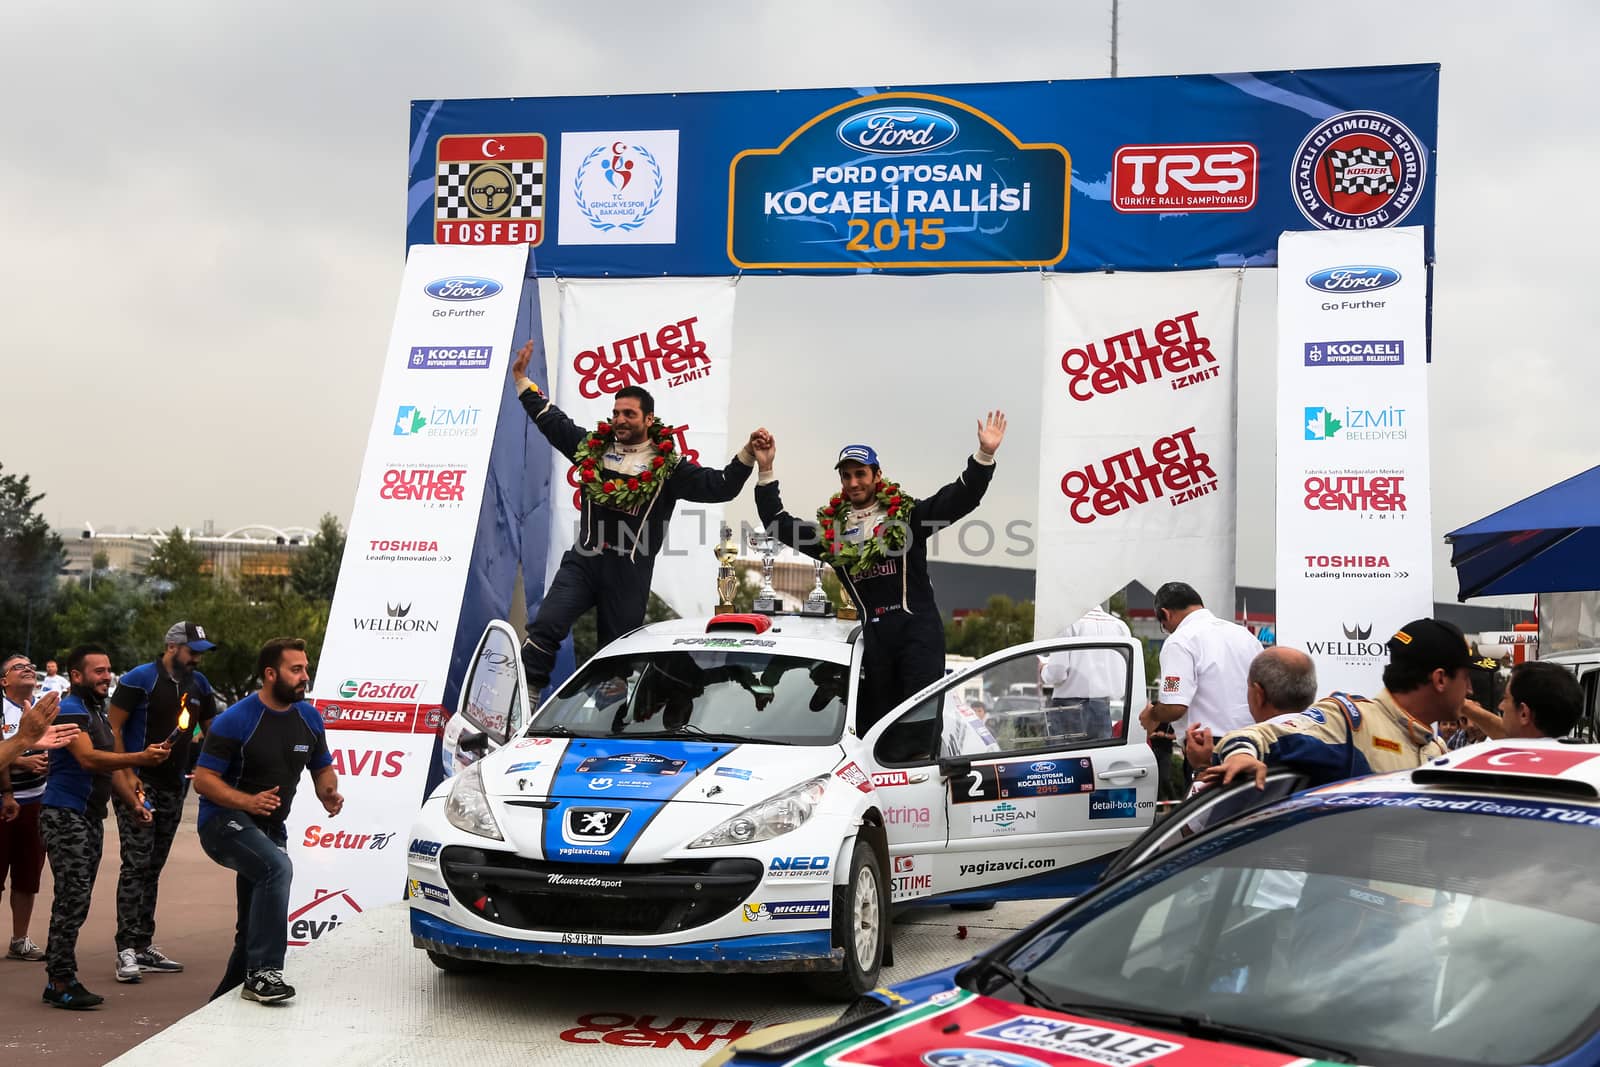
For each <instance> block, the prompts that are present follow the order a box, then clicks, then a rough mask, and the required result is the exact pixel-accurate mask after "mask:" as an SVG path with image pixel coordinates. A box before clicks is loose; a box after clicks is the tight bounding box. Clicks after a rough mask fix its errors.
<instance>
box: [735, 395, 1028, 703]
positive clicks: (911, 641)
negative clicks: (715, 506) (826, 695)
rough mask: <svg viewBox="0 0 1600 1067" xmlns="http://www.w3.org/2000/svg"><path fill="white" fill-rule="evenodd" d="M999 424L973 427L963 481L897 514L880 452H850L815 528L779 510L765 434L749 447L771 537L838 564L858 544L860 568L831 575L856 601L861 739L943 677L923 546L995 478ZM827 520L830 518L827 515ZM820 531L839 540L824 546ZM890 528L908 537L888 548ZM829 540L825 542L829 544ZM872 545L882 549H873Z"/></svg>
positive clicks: (1000, 419) (896, 496) (897, 501)
mask: <svg viewBox="0 0 1600 1067" xmlns="http://www.w3.org/2000/svg"><path fill="white" fill-rule="evenodd" d="M1005 433H1006V416H1005V412H1003V411H991V412H990V413H989V416H988V419H987V421H983V420H980V421H979V423H978V448H977V451H975V452H974V453H973V454H972V455H971V456H969V457H968V458H967V467H966V470H965V471H963V472H962V473H961V475H960V477H958V478H956V480H955V481H953V482H951V483H950V484H949V485H946V486H945V487H944V488H942V489H940V490H939V491H938V492H936V493H934V494H933V495H932V496H930V497H927V498H926V499H923V500H916V501H913V502H911V504H910V507H909V510H907V511H905V512H898V509H899V508H900V506H901V504H902V503H903V502H904V497H903V495H902V494H900V493H899V492H898V487H896V491H895V492H894V493H893V494H892V495H891V496H890V498H889V502H888V503H885V501H884V500H883V499H881V498H882V496H883V495H884V494H883V493H880V491H879V490H880V488H882V487H884V486H886V485H889V484H891V483H885V482H884V481H883V478H882V474H883V471H882V468H881V467H880V466H879V464H878V453H877V452H876V451H875V450H874V449H872V448H871V447H869V446H867V445H848V446H846V447H845V448H844V449H843V450H842V451H841V452H840V453H839V459H838V461H837V462H836V463H835V464H834V469H835V470H837V471H838V472H839V484H840V494H839V496H838V497H836V498H835V500H836V501H837V503H830V504H829V505H827V506H826V507H825V508H824V509H823V514H824V520H823V522H822V523H811V522H806V521H804V520H802V519H797V518H795V517H794V516H793V515H791V514H789V513H788V512H787V511H785V510H784V508H783V500H782V498H781V497H780V496H779V494H778V475H777V473H776V472H775V471H774V470H773V469H772V464H773V459H774V457H775V455H776V447H775V446H774V444H773V442H772V438H771V435H770V434H769V435H767V436H766V437H765V438H764V439H763V440H762V441H760V442H758V443H757V445H756V464H757V467H758V468H759V469H760V474H759V475H758V476H757V479H756V510H757V511H758V513H759V514H760V516H761V525H762V526H764V527H766V529H767V530H768V532H769V533H771V534H772V536H774V537H776V538H777V539H778V540H779V541H781V542H783V543H784V544H786V545H789V546H790V547H792V548H795V549H798V550H799V551H801V552H803V553H805V554H806V555H808V556H810V557H812V558H813V559H821V560H824V561H826V562H829V563H833V562H835V560H836V559H837V558H838V557H837V556H836V555H835V553H834V551H833V548H832V547H831V545H834V544H844V545H856V546H861V547H862V548H863V549H864V554H863V555H862V556H860V557H856V558H858V559H860V560H862V561H863V562H864V563H866V564H867V565H865V566H859V567H858V566H852V565H847V564H845V563H844V562H843V561H842V560H841V561H840V565H838V566H835V567H834V573H835V574H837V575H838V576H839V583H840V585H842V586H843V587H844V590H845V592H846V593H847V594H848V595H849V597H850V599H851V600H852V601H854V602H855V605H856V608H857V609H858V610H859V611H860V612H861V617H862V619H863V620H865V621H864V627H865V629H864V633H863V638H864V640H865V642H866V644H865V647H864V649H863V655H862V679H861V699H860V705H859V706H860V710H859V711H858V712H857V713H856V731H857V732H858V733H859V734H865V733H866V732H867V729H868V728H869V727H870V726H871V725H872V724H873V723H874V722H876V721H877V720H878V719H880V718H882V717H883V716H884V715H885V714H887V713H888V712H889V711H891V710H892V709H893V708H894V707H895V705H897V704H899V703H900V702H901V701H902V700H904V699H905V698H906V697H908V696H910V695H911V694H913V693H915V692H916V691H917V690H919V689H921V688H922V687H923V686H925V685H928V684H929V683H931V682H935V681H937V680H938V679H940V678H942V677H943V676H944V617H943V616H942V615H941V614H940V613H939V606H938V604H936V603H935V602H934V599H933V583H932V582H931V581H930V580H929V578H928V541H929V539H930V538H932V537H933V535H934V534H936V533H938V532H939V530H941V529H942V528H944V527H945V526H948V525H950V524H952V523H954V522H956V521H958V520H960V519H961V518H963V517H965V516H966V515H968V514H969V513H971V512H972V510H973V509H974V508H976V507H977V506H978V504H979V503H980V502H981V501H982V500H983V494H984V493H985V492H986V491H987V490H988V488H989V482H990V481H991V480H992V479H993V478H994V454H995V451H996V450H997V449H998V448H999V447H1000V442H1001V441H1002V440H1003V439H1004V438H1005ZM830 511H831V512H833V514H832V515H831V517H830V516H828V514H827V513H828V512H830ZM824 523H827V524H829V525H831V526H833V527H836V528H837V530H838V533H837V534H836V535H835V536H833V537H832V538H831V539H830V538H829V537H828V534H829V532H830V531H829V530H827V529H826V528H825V527H824ZM891 523H901V524H903V528H904V530H905V532H906V538H905V542H904V544H903V545H901V546H899V547H897V548H896V547H893V546H888V543H887V540H886V538H885V536H884V534H883V533H882V532H883V531H886V530H887V528H888V526H889V525H890V524H891ZM830 541H831V544H830ZM874 542H878V543H879V545H880V546H887V547H881V548H880V549H879V550H878V551H873V550H872V545H873V543H874Z"/></svg>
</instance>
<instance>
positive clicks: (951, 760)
mask: <svg viewBox="0 0 1600 1067" xmlns="http://www.w3.org/2000/svg"><path fill="white" fill-rule="evenodd" d="M971 773H972V760H970V759H968V758H967V757H966V756H949V757H946V758H945V759H942V760H940V761H939V777H940V778H959V777H961V776H963V775H967V774H971Z"/></svg>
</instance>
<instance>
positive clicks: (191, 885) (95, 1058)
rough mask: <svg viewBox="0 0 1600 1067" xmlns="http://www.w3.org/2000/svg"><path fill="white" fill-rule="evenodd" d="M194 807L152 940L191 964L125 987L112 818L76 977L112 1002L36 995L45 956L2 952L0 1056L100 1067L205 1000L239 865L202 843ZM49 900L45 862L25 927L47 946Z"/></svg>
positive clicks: (228, 935)
mask: <svg viewBox="0 0 1600 1067" xmlns="http://www.w3.org/2000/svg"><path fill="white" fill-rule="evenodd" d="M195 810H196V808H195V797H194V796H193V794H192V793H191V794H190V797H189V800H188V803H187V805H186V806H185V809H184V818H183V823H182V825H181V826H180V827H179V829H178V836H177V839H176V840H175V841H174V842H173V845H172V854H171V856H170V857H169V858H168V860H167V866H166V870H165V871H164V872H163V874H162V876H161V895H160V898H159V902H158V904H157V906H156V938H155V944H156V945H157V946H159V947H160V948H161V949H162V950H163V951H164V952H166V953H167V955H169V956H171V957H172V958H173V959H175V960H179V961H181V962H182V963H183V964H184V971H183V973H181V974H147V975H145V977H144V979H143V980H142V981H140V982H138V983H137V984H132V983H130V984H127V985H124V984H122V983H119V982H118V981H117V980H116V978H115V977H114V976H113V975H114V971H115V969H116V956H117V950H116V945H115V943H114V942H113V938H114V936H115V934H116V925H117V871H118V868H119V866H120V864H121V850H120V849H119V848H118V842H117V826H116V820H115V819H114V818H111V817H108V818H107V820H106V843H105V855H104V856H103V857H102V859H101V861H100V874H99V877H98V878H97V879H96V880H95V886H94V897H93V899H92V901H91V903H90V906H89V918H88V921H87V922H85V923H84V925H83V929H82V930H81V931H80V932H79V934H78V950H77V951H78V979H79V981H81V982H82V983H83V984H84V985H85V986H86V987H88V988H89V989H90V990H91V991H93V992H95V993H99V994H100V995H101V996H103V997H105V998H106V1002H105V1004H104V1005H102V1006H101V1007H99V1008H97V1009H95V1010H93V1011H63V1010H62V1009H60V1008H53V1007H51V1006H50V1005H48V1004H46V1003H45V1002H44V1001H43V1000H41V999H40V997H39V994H40V993H41V992H42V991H43V990H44V984H45V978H44V964H43V963H26V962H23V961H20V960H10V959H4V958H0V1062H4V1063H15V1064H23V1063H34V1064H51V1065H53V1067H79V1065H84V1067H89V1065H95V1067H98V1065H99V1064H103V1063H106V1062H109V1061H110V1060H113V1059H115V1058H116V1057H117V1056H118V1055H119V1054H121V1053H122V1052H125V1051H126V1050H128V1049H130V1048H132V1047H134V1046H135V1045H137V1044H139V1043H140V1042H141V1041H144V1040H145V1039H146V1038H148V1037H150V1036H151V1035H153V1034H156V1033H159V1032H160V1031H161V1030H163V1029H165V1028H166V1027H168V1026H170V1025H172V1023H174V1022H176V1021H177V1020H178V1019H181V1018H183V1017H184V1016H185V1015H188V1014H189V1013H190V1012H192V1011H194V1010H195V1009H197V1008H199V1007H202V1006H203V1005H204V1004H205V1003H206V998H208V997H209V996H210V995H211V991H212V990H213V989H215V988H216V986H217V982H218V981H219V980H220V979H221V978H222V972H223V970H224V969H225V968H226V966H227V962H228V954H229V953H230V952H231V951H232V950H233V925H234V890H233V872H231V871H228V870H226V869H224V868H222V867H219V866H217V865H216V864H215V863H213V862H212V861H211V860H210V859H208V858H207V857H206V854H205V853H204V852H202V851H201V850H200V840H199V838H198V837H196V836H195V828H194V820H195ZM51 898H52V887H51V882H50V865H49V863H46V864H45V868H44V875H43V877H42V879H41V884H40V887H39V897H38V900H37V902H36V903H35V904H34V909H33V921H32V923H31V924H30V925H29V928H28V932H29V934H30V935H32V937H33V939H34V941H36V942H38V943H39V944H40V945H41V946H42V945H43V944H44V943H45V935H46V934H47V933H48V931H49V927H50V901H51ZM0 931H3V932H4V933H5V935H6V939H7V940H8V941H9V939H10V931H11V890H10V886H7V887H6V890H5V894H4V900H3V902H0Z"/></svg>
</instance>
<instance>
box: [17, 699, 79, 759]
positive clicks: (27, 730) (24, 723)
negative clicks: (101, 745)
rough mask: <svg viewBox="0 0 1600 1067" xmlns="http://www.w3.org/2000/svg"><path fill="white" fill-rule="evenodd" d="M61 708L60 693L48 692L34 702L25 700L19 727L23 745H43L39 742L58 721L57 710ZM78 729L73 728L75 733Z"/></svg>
mask: <svg viewBox="0 0 1600 1067" xmlns="http://www.w3.org/2000/svg"><path fill="white" fill-rule="evenodd" d="M60 710H61V694H60V693H46V694H45V695H44V696H42V697H40V698H39V699H38V700H36V701H34V702H33V703H32V704H29V703H28V702H27V701H23V702H22V720H21V722H20V723H19V724H18V727H17V735H18V736H19V737H21V738H22V744H23V747H25V748H35V747H41V746H38V742H39V741H41V740H43V739H44V736H45V734H46V733H48V732H49V730H50V724H51V723H53V722H55V721H56V712H58V711H60ZM77 729H78V728H77V727H73V728H72V730H73V733H74V734H76V733H77ZM68 740H71V738H68ZM65 743H66V742H65V741H64V742H62V744H65ZM42 747H45V748H59V747H60V746H59V745H45V746H42Z"/></svg>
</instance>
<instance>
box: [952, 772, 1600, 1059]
mask: <svg viewBox="0 0 1600 1067" xmlns="http://www.w3.org/2000/svg"><path fill="white" fill-rule="evenodd" d="M1597 830H1600V813H1597V812H1596V810H1595V809H1594V808H1592V807H1589V808H1578V807H1575V806H1568V807H1563V806H1560V805H1552V804H1545V803H1542V802H1539V801H1533V800H1489V799H1486V798H1483V797H1481V796H1480V797H1471V798H1468V797H1456V796H1443V795H1433V796H1429V797H1427V798H1424V797H1420V796H1411V795H1406V794H1396V793H1370V794H1366V793H1363V794H1344V793H1333V794H1321V795H1317V794H1311V795H1302V796H1300V797H1297V798H1294V799H1292V800H1289V801H1286V802H1285V803H1283V804H1280V805H1275V806H1274V807H1273V808H1271V809H1270V810H1267V811H1264V812H1259V813H1257V814H1255V815H1252V816H1246V817H1244V818H1242V819H1241V820H1239V821H1238V823H1237V824H1235V825H1234V826H1232V827H1231V828H1224V829H1223V830H1221V831H1220V832H1219V833H1217V834H1215V835H1207V836H1204V837H1201V838H1198V839H1196V840H1195V841H1194V842H1192V843H1189V844H1186V845H1183V846H1179V847H1178V848H1177V849H1175V850H1174V851H1173V852H1172V853H1170V854H1168V855H1167V856H1164V857H1162V858H1161V859H1160V860H1158V861H1156V862H1154V863H1152V864H1151V865H1149V866H1148V867H1147V868H1145V869H1143V870H1136V871H1135V873H1134V874H1133V875H1132V876H1131V877H1129V878H1127V879H1124V880H1123V881H1121V882H1118V883H1115V884H1113V885H1111V886H1109V887H1108V888H1107V890H1106V891H1105V892H1103V893H1102V894H1100V895H1098V896H1096V897H1094V898H1092V899H1090V900H1087V901H1085V902H1084V904H1083V905H1082V906H1080V907H1078V908H1075V909H1072V910H1070V911H1069V912H1067V913H1066V914H1064V915H1063V916H1062V917H1061V919H1060V920H1059V921H1058V922H1056V923H1054V924H1052V925H1051V926H1049V927H1047V928H1046V929H1045V930H1044V931H1043V932H1042V933H1040V934H1039V935H1038V936H1037V937H1035V938H1033V939H1032V940H1030V941H1028V942H1026V943H1025V944H1024V945H1023V946H1022V947H1021V948H1020V949H1019V950H1017V951H1016V952H1014V953H1012V954H1010V955H1008V956H1005V957H1002V961H1003V962H1004V963H1006V964H1007V965H1008V966H1009V967H1010V968H1011V970H1012V972H1014V973H1013V974H1012V975H1006V974H1005V972H1004V970H1003V969H1001V968H996V969H993V970H991V971H988V972H977V973H978V974H979V975H980V976H985V977H989V976H993V975H996V974H999V975H1001V976H1004V977H1006V978H1007V982H1005V983H1001V984H1000V987H999V989H998V990H995V989H989V988H987V987H986V985H985V984H980V986H979V988H982V989H984V991H986V992H989V993H990V994H991V995H994V996H1000V997H1003V998H1008V999H1016V1000H1019V1001H1025V1002H1028V1003H1037V1004H1040V1005H1041V1006H1047V1007H1048V1006H1054V1007H1058V1008H1060V1009H1061V1010H1065V1011H1071V1012H1074V1013H1077V1014H1089V1015H1093V1014H1096V1013H1099V1014H1100V1015H1101V1016H1102V1017H1105V1018H1116V1017H1117V1012H1118V1011H1119V1010H1122V1011H1124V1012H1125V1013H1126V1014H1125V1015H1124V1018H1128V1017H1130V1016H1137V1017H1142V1019H1143V1021H1145V1022H1154V1023H1155V1025H1158V1026H1159V1025H1162V1023H1161V1022H1159V1021H1157V1019H1156V1016H1154V1015H1153V1014H1152V1011H1159V1012H1161V1013H1171V1014H1172V1016H1173V1017H1174V1019H1176V1017H1178V1016H1183V1017H1185V1018H1184V1019H1183V1020H1181V1021H1180V1022H1181V1023H1182V1024H1185V1025H1187V1026H1188V1027H1190V1028H1195V1027H1203V1028H1204V1031H1205V1032H1204V1036H1207V1037H1216V1038H1217V1039H1219V1040H1233V1041H1235V1042H1237V1043H1238V1044H1251V1043H1252V1039H1251V1037H1250V1036H1249V1035H1245V1034H1242V1033H1236V1034H1232V1035H1230V1034H1229V1033H1228V1028H1229V1027H1238V1028H1248V1029H1250V1030H1254V1031H1257V1032H1258V1033H1257V1034H1256V1035H1255V1038H1256V1043H1258V1044H1259V1043H1262V1041H1263V1040H1266V1041H1270V1038H1271V1037H1273V1036H1276V1037H1278V1038H1281V1039H1283V1040H1284V1041H1286V1042H1291V1043H1292V1042H1300V1043H1302V1044H1303V1045H1304V1046H1306V1047H1308V1048H1315V1047H1316V1046H1321V1047H1322V1048H1324V1049H1331V1050H1336V1054H1344V1055H1348V1056H1349V1057H1352V1058H1354V1059H1356V1060H1358V1061H1360V1062H1364V1063H1385V1064H1415V1065H1422V1064H1430V1065H1432V1064H1525V1063H1535V1062H1538V1063H1543V1062H1546V1061H1548V1060H1550V1059H1553V1058H1555V1057H1557V1056H1558V1055H1562V1054H1564V1053H1565V1052H1566V1051H1569V1050H1570V1049H1571V1048H1572V1047H1573V1046H1574V1045H1575V1044H1576V1043H1577V1042H1579V1041H1581V1040H1582V1039H1584V1038H1585V1037H1587V1036H1588V1035H1590V1034H1592V1033H1593V1032H1594V1030H1595V1028H1596V1026H1597V1025H1600V1009H1597V1008H1596V1003H1595V997H1594V996H1593V994H1592V992H1591V991H1590V989H1591V987H1590V982H1591V981H1592V977H1593V975H1594V974H1595V972H1596V971H1597V970H1600V850H1597V849H1596V848H1595V847H1594V846H1595V844H1596V839H1595V834H1596V832H1597ZM1015 972H1021V974H1022V977H1020V978H1018V979H1017V981H1018V982H1019V983H1020V987H1021V988H1018V987H1017V984H1016V983H1012V982H1011V981H1010V978H1012V977H1014V976H1015ZM991 980H992V978H991ZM1169 1028H1173V1027H1171V1026H1169ZM1176 1028H1177V1029H1180V1030H1182V1029H1184V1025H1178V1026H1177V1027H1176ZM1261 1031H1265V1032H1267V1034H1268V1036H1267V1037H1266V1038H1263V1036H1262V1034H1261V1033H1259V1032H1261ZM1189 1032H1199V1031H1198V1030H1195V1029H1190V1031H1189ZM1325 1058H1326V1057H1325Z"/></svg>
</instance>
